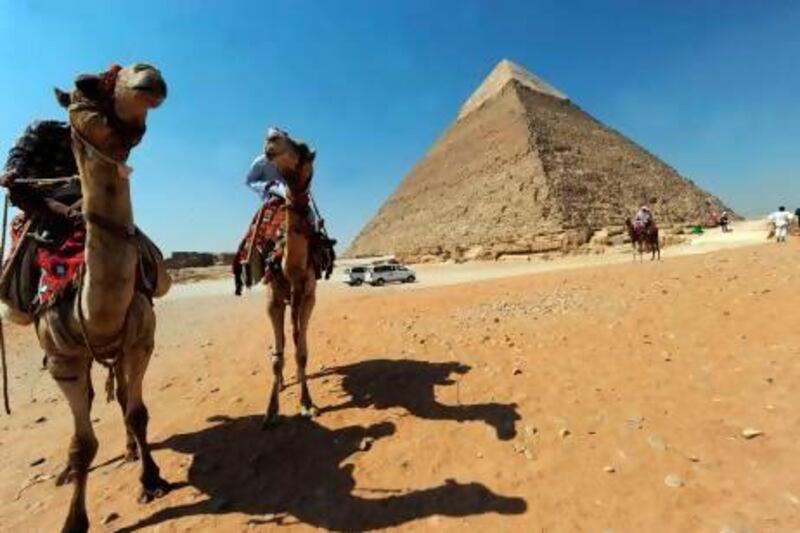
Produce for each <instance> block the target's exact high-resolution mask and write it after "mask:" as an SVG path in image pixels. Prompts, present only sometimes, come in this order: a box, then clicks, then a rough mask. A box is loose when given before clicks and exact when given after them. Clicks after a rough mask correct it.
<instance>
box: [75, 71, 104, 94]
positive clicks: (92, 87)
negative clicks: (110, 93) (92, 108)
mask: <svg viewBox="0 0 800 533" xmlns="http://www.w3.org/2000/svg"><path fill="white" fill-rule="evenodd" d="M75 87H76V88H77V89H78V90H79V91H80V92H82V93H83V95H84V96H86V98H89V99H90V100H100V98H101V96H102V94H103V78H102V77H100V76H98V75H96V74H81V75H80V76H78V77H77V79H76V80H75Z"/></svg>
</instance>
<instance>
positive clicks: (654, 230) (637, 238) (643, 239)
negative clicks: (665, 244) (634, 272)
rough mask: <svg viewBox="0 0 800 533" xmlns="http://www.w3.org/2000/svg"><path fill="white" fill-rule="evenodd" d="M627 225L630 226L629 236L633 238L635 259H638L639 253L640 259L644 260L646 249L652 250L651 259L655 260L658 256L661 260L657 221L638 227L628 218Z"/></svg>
mask: <svg viewBox="0 0 800 533" xmlns="http://www.w3.org/2000/svg"><path fill="white" fill-rule="evenodd" d="M625 227H626V228H628V236H629V237H630V238H631V245H632V246H633V260H634V261H636V255H637V254H638V255H639V260H640V261H642V260H644V253H645V252H646V251H649V252H650V254H651V255H650V260H651V261H654V260H655V259H656V257H657V258H658V259H659V260H661V243H660V240H659V236H658V226H656V224H655V222H651V223H650V224H648V225H646V226H644V227H643V228H637V227H635V226H634V224H633V222H631V219H630V218H626V219H625Z"/></svg>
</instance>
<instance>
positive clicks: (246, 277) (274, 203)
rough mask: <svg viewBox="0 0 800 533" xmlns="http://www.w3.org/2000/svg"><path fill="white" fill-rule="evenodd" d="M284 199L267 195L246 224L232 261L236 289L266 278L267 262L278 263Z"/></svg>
mask: <svg viewBox="0 0 800 533" xmlns="http://www.w3.org/2000/svg"><path fill="white" fill-rule="evenodd" d="M285 226H286V200H285V199H284V198H282V197H280V196H272V197H270V198H269V199H268V200H267V201H266V202H264V204H263V205H262V206H261V208H260V209H259V210H258V211H257V212H256V214H255V216H254V217H253V220H252V221H251V222H250V225H249V226H248V227H247V231H246V232H245V235H244V238H243V239H242V241H241V243H240V244H239V248H238V251H237V252H236V257H235V258H234V260H233V274H234V276H235V278H236V287H237V292H238V291H240V290H241V285H242V284H243V285H246V286H247V287H250V286H252V285H253V284H255V283H258V282H259V281H261V280H262V279H264V280H265V281H269V279H270V276H271V271H272V268H271V265H276V264H280V258H281V255H283V244H284V240H285V239H284V238H285V235H286V229H285Z"/></svg>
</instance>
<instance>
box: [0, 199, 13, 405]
mask: <svg viewBox="0 0 800 533" xmlns="http://www.w3.org/2000/svg"><path fill="white" fill-rule="evenodd" d="M8 204H9V197H8V194H6V198H5V200H4V202H3V236H2V237H0V259H2V258H4V257H5V255H6V227H7V226H8ZM0 358H2V364H3V404H4V407H5V409H6V414H7V415H10V414H11V403H10V402H9V399H8V365H7V363H6V336H5V331H4V330H3V318H2V317H0Z"/></svg>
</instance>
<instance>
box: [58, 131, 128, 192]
mask: <svg viewBox="0 0 800 533" xmlns="http://www.w3.org/2000/svg"><path fill="white" fill-rule="evenodd" d="M72 136H73V137H74V138H75V139H76V140H77V141H78V142H80V143H81V144H82V145H83V146H84V147H85V148H86V149H87V151H89V152H91V153H92V154H94V155H95V156H97V157H98V158H99V159H100V160H101V161H103V162H105V163H108V164H110V165H114V166H116V167H117V169H118V172H117V173H118V174H119V177H120V178H122V179H130V175H131V172H133V169H132V168H131V167H129V166H128V165H126V164H125V161H119V160H117V159H114V158H113V157H111V156H110V155H107V154H105V153H104V152H103V151H102V150H100V149H99V148H98V147H96V146H95V145H93V144H92V143H90V142H89V141H88V140H86V138H85V137H84V136H83V135H81V134H80V133H78V130H76V129H75V128H72Z"/></svg>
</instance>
